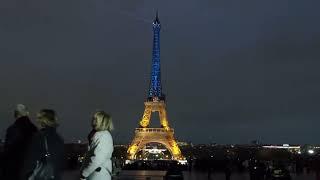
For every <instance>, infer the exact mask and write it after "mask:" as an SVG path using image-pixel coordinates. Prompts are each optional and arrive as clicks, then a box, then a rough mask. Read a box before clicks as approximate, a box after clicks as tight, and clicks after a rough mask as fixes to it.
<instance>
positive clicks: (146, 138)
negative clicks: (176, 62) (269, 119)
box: [127, 13, 184, 160]
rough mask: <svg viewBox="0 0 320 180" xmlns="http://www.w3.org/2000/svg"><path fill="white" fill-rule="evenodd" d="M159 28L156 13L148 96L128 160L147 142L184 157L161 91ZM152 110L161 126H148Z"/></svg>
mask: <svg viewBox="0 0 320 180" xmlns="http://www.w3.org/2000/svg"><path fill="white" fill-rule="evenodd" d="M160 29H161V25H160V21H159V18H158V13H157V15H156V18H155V20H154V21H153V52H152V72H151V79H150V87H149V92H148V98H147V100H146V101H145V102H144V105H145V110H144V113H143V117H142V119H141V120H140V127H139V128H136V130H135V136H134V138H133V141H132V143H131V145H130V146H129V148H128V151H127V153H128V159H130V160H134V159H136V154H137V152H138V151H139V150H141V149H142V148H144V146H146V144H148V143H160V144H163V145H164V146H165V147H166V148H167V149H168V150H169V152H170V153H171V155H172V159H174V160H182V159H184V157H183V156H182V154H181V151H180V148H179V147H178V145H177V142H176V140H175V138H174V135H173V134H174V130H173V129H172V128H170V126H169V123H168V119H167V112H166V104H165V95H164V94H163V93H162V85H161V71H160ZM153 112H157V113H159V117H160V124H161V128H149V123H150V118H151V114H152V113H153Z"/></svg>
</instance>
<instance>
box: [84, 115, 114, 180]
mask: <svg viewBox="0 0 320 180" xmlns="http://www.w3.org/2000/svg"><path fill="white" fill-rule="evenodd" d="M92 128H93V131H92V132H91V133H90V135H89V147H88V152H87V153H86V155H85V158H84V161H83V164H82V167H81V170H80V176H81V177H80V179H82V180H83V179H88V180H111V172H112V162H111V156H112V152H113V140H112V136H111V134H110V131H111V130H113V123H112V119H111V116H110V115H109V114H107V113H105V112H103V111H98V112H96V113H95V114H94V115H93V118H92Z"/></svg>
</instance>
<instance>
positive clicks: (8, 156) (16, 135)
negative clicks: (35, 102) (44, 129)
mask: <svg viewBox="0 0 320 180" xmlns="http://www.w3.org/2000/svg"><path fill="white" fill-rule="evenodd" d="M28 115H29V112H28V111H27V108H26V107H25V106H24V105H23V104H18V105H17V107H16V109H15V111H14V117H15V119H16V121H15V122H14V123H13V124H12V125H11V126H10V127H9V128H8V129H7V132H6V138H5V144H4V158H3V159H4V173H3V176H4V177H3V178H2V179H5V180H17V179H19V174H20V171H21V168H22V164H23V161H24V158H25V153H26V151H27V148H28V145H29V144H30V141H31V138H32V136H33V135H34V133H35V132H37V128H36V126H35V125H34V124H32V122H31V121H30V119H29V117H28Z"/></svg>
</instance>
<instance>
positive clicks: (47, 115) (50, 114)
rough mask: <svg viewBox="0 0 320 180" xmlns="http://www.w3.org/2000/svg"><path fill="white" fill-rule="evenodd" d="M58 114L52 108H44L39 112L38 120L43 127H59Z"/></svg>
mask: <svg viewBox="0 0 320 180" xmlns="http://www.w3.org/2000/svg"><path fill="white" fill-rule="evenodd" d="M57 119H58V118H57V115H56V112H55V111H54V110H52V109H42V110H40V112H39V113H38V122H39V124H40V126H41V127H57V126H58V123H57Z"/></svg>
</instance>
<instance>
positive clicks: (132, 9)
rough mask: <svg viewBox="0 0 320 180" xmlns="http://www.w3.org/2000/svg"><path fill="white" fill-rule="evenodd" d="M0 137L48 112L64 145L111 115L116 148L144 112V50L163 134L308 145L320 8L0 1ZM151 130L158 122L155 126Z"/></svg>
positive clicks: (315, 99) (314, 117)
mask: <svg viewBox="0 0 320 180" xmlns="http://www.w3.org/2000/svg"><path fill="white" fill-rule="evenodd" d="M0 7H1V9H0V39H1V41H0V59H1V62H0V82H1V86H0V99H1V102H0V118H1V119H2V120H1V123H0V127H1V128H0V132H1V134H2V135H3V134H4V131H5V128H6V127H7V126H8V125H9V124H10V123H11V122H12V121H13V120H12V117H11V116H12V108H13V107H14V104H16V103H25V104H26V105H28V106H29V107H30V109H31V111H32V112H34V113H35V112H36V111H38V110H39V109H40V108H43V107H50V108H54V109H56V110H57V112H58V113H59V116H60V121H61V126H60V128H59V129H60V131H61V133H62V134H63V136H64V137H65V138H66V140H68V141H70V140H74V139H78V138H84V137H86V134H87V133H88V131H89V124H90V123H89V120H90V115H91V114H92V112H94V111H95V110H96V109H104V110H106V111H108V112H110V113H111V114H112V115H113V117H114V121H115V126H116V131H115V132H114V136H115V139H116V142H129V141H130V140H131V138H132V136H133V132H134V128H135V127H137V126H138V121H139V119H140V118H141V115H142V113H143V110H144V109H143V108H144V105H143V101H144V99H145V97H146V92H147V87H148V83H149V82H148V81H149V72H150V63H151V51H152V27H151V21H152V19H153V16H154V14H155V11H156V10H157V9H158V10H159V13H160V21H161V23H162V27H163V28H162V33H161V61H162V74H163V86H164V91H165V92H166V94H167V104H168V115H169V121H170V124H171V125H172V126H173V127H174V128H175V130H176V136H177V137H178V138H179V139H182V140H191V141H194V142H196V143H200V142H209V141H215V142H219V143H247V142H249V141H250V140H252V139H261V140H263V141H265V142H274V143H287V142H288V143H316V142H317V141H316V139H315V138H314V137H316V136H319V135H320V134H319V132H318V131H316V129H317V128H316V127H317V126H319V125H320V124H319V122H318V119H319V117H320V113H319V111H318V107H319V106H320V96H319V93H318V92H319V91H320V86H319V84H318V82H317V81H318V80H319V78H320V73H319V71H318V67H320V63H319V58H320V54H319V51H318V49H319V48H320V26H319V24H318V23H317V21H318V19H319V16H320V14H319V11H318V8H317V7H319V2H318V1H303V2H302V1H298V0H296V1H295V0H294V1H264V2H256V1H249V0H248V1H220V0H216V1H212V0H203V1H196V0H184V1H182V0H181V1H175V2H173V1H161V2H158V1H143V0H138V1H124V0H122V1H113V0H111V1H110V0H108V1H106V0H95V1H84V0H63V1H62V0H56V1H47V0H41V1H40V0H30V1H23V0H15V1H12V0H10V1H9V0H3V1H1V2H0ZM153 123H154V124H155V125H157V122H153Z"/></svg>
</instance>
